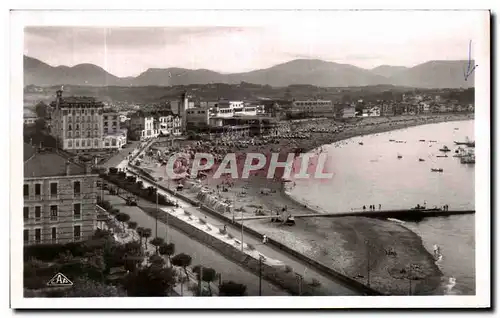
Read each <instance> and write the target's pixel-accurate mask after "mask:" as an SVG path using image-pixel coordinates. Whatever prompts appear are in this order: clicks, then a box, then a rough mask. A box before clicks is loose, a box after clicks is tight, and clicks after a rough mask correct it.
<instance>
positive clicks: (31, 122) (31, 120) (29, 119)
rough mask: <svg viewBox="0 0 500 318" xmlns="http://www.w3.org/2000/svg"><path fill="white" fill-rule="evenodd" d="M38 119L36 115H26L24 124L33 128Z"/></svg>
mask: <svg viewBox="0 0 500 318" xmlns="http://www.w3.org/2000/svg"><path fill="white" fill-rule="evenodd" d="M37 119H38V117H37V116H36V115H33V114H29V115H27V114H24V116H23V124H24V125H26V126H33V125H34V124H35V123H36V120H37Z"/></svg>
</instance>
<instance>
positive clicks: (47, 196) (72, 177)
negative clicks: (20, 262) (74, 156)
mask: <svg viewBox="0 0 500 318" xmlns="http://www.w3.org/2000/svg"><path fill="white" fill-rule="evenodd" d="M97 179H98V175H97V174H92V173H91V167H90V161H88V160H87V159H86V158H82V160H81V163H75V162H72V161H70V160H69V159H68V158H66V157H65V156H63V155H62V154H60V153H57V152H54V150H53V149H51V150H43V149H39V150H37V151H35V150H34V149H33V148H32V147H31V146H30V145H27V144H24V185H23V196H24V207H23V215H24V234H23V238H24V244H27V245H29V244H39V243H68V242H78V241H81V240H86V239H89V238H90V237H91V236H92V235H93V234H94V231H95V228H96V203H97V196H96V187H97Z"/></svg>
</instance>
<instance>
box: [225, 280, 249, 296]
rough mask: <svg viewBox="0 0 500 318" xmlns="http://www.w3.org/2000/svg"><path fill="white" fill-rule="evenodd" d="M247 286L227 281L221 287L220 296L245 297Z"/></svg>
mask: <svg viewBox="0 0 500 318" xmlns="http://www.w3.org/2000/svg"><path fill="white" fill-rule="evenodd" d="M246 290H247V286H245V285H243V284H238V283H235V282H233V281H225V282H223V283H222V284H221V285H220V286H219V296H245V294H246Z"/></svg>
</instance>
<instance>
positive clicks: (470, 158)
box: [460, 152, 476, 164]
mask: <svg viewBox="0 0 500 318" xmlns="http://www.w3.org/2000/svg"><path fill="white" fill-rule="evenodd" d="M460 163H462V164H475V163H476V155H475V154H474V153H473V152H467V153H466V154H465V155H464V156H462V157H461V158H460Z"/></svg>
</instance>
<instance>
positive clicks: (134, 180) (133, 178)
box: [126, 176, 137, 183]
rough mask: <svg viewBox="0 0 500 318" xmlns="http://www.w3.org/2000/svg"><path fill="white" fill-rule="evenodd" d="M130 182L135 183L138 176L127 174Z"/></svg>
mask: <svg viewBox="0 0 500 318" xmlns="http://www.w3.org/2000/svg"><path fill="white" fill-rule="evenodd" d="M126 180H127V181H128V182H132V183H135V182H136V181H137V178H136V177H135V176H127V179H126Z"/></svg>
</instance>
